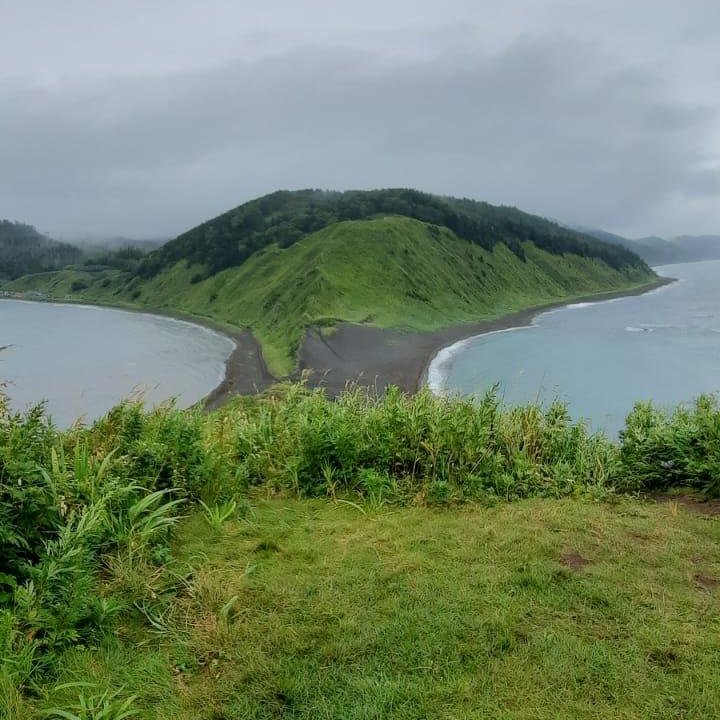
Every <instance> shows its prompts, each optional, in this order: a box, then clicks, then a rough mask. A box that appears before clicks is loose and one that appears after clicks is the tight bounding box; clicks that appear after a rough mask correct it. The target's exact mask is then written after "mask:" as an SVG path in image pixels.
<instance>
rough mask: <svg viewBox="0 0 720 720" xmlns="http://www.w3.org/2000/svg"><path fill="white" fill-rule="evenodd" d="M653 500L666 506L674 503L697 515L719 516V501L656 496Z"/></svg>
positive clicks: (679, 496) (690, 497)
mask: <svg viewBox="0 0 720 720" xmlns="http://www.w3.org/2000/svg"><path fill="white" fill-rule="evenodd" d="M655 499H656V500H657V501H658V502H661V503H666V504H668V505H672V504H673V503H675V504H677V505H678V506H679V507H682V508H685V509H686V510H688V511H689V512H692V513H696V514H697V515H709V516H711V517H716V516H720V500H705V499H703V498H697V497H693V496H692V495H677V496H673V495H657V496H656V497H655Z"/></svg>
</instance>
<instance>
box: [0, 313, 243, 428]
mask: <svg viewBox="0 0 720 720" xmlns="http://www.w3.org/2000/svg"><path fill="white" fill-rule="evenodd" d="M5 345H7V346H9V347H8V348H6V349H5V350H3V351H2V352H0V381H2V382H3V383H6V384H7V386H6V388H5V392H6V393H7V395H8V396H9V398H10V401H11V404H12V407H13V408H15V409H24V408H25V407H27V406H28V405H31V404H35V403H37V402H39V401H41V400H47V404H48V409H49V412H50V414H51V415H52V417H53V420H54V421H55V422H56V424H58V425H60V426H68V425H70V424H72V423H73V422H74V421H75V420H76V419H77V418H79V417H84V418H86V419H87V420H93V419H96V418H98V417H100V416H101V415H103V414H104V413H105V412H106V411H107V410H109V409H110V408H111V407H113V406H114V405H116V404H117V403H118V402H119V401H120V400H122V399H123V398H126V397H128V396H130V395H133V394H137V393H143V394H144V398H145V400H146V402H147V403H148V404H150V405H152V404H156V403H159V402H162V401H164V400H167V399H168V398H171V397H177V398H178V402H179V404H180V405H183V406H185V405H191V404H193V403H194V402H197V401H198V400H200V399H201V398H203V397H204V396H205V395H207V394H208V393H209V392H210V391H211V390H212V389H213V388H214V387H216V386H217V385H218V384H219V383H220V381H221V380H222V378H223V376H224V370H225V361H226V359H227V357H228V356H229V354H230V353H231V352H232V350H233V342H232V341H231V340H230V339H229V338H227V337H225V336H223V335H220V334H219V333H216V332H213V331H211V330H208V329H206V328H203V327H200V326H198V325H193V324H191V323H186V322H181V321H179V320H173V319H170V318H163V317H158V316H155V315H143V314H140V313H131V312H124V311H122V310H114V309H109V308H100V307H89V306H78V305H61V304H51V303H31V302H17V301H12V300H3V301H0V346H5Z"/></svg>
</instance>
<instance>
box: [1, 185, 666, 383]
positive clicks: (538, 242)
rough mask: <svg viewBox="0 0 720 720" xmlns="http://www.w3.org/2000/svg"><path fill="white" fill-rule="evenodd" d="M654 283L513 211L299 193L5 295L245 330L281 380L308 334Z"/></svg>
mask: <svg viewBox="0 0 720 720" xmlns="http://www.w3.org/2000/svg"><path fill="white" fill-rule="evenodd" d="M382 208H387V210H386V211H385V212H383V211H382ZM347 215H355V216H356V218H355V219H347V218H346V216H347ZM653 278H654V275H653V273H652V271H651V270H650V269H649V268H648V267H647V265H646V264H645V263H644V262H643V261H642V260H641V259H640V258H638V257H637V256H636V255H634V254H632V253H630V252H628V251H627V250H625V249H623V248H620V247H616V246H612V245H607V244H605V243H602V242H598V241H597V240H594V239H592V238H590V237H588V236H584V235H582V234H580V233H577V232H573V231H570V230H567V229H565V228H561V227H560V226H558V225H556V224H554V223H550V222H548V221H546V220H543V219H541V218H537V217H533V216H531V215H527V214H525V213H522V212H520V211H519V210H515V209H514V208H497V207H493V206H490V205H487V204H484V203H476V202H473V201H469V200H455V199H452V198H437V197H434V196H430V195H424V194H422V193H417V192H415V191H374V192H367V193H361V192H353V193H324V192H320V191H301V192H297V193H275V194H273V195H270V196H266V197H265V198H260V199H259V200H256V201H253V202H251V203H247V204H246V205H242V206H240V207H239V208H237V209H236V210H233V211H231V212H229V213H225V214H224V215H221V216H220V217H218V218H216V219H214V220H211V221H209V222H207V223H204V224H203V225H200V226H199V227H197V228H195V229H193V230H191V231H189V232H188V233H185V234H184V235H181V236H180V237H178V238H177V239H176V240H174V241H171V242H170V243H168V244H166V245H165V246H163V247H162V248H160V249H158V250H156V251H155V252H152V253H150V254H149V255H147V256H145V257H144V258H142V259H141V260H140V261H139V263H136V264H135V265H133V268H132V270H131V271H121V270H118V269H115V268H104V267H102V266H97V267H93V268H87V269H83V270H67V271H63V272H60V273H53V274H44V275H36V276H32V277H26V278H22V279H21V280H18V281H16V282H15V283H12V284H11V285H10V286H9V287H10V288H11V289H13V290H18V291H27V290H38V289H39V290H43V291H45V292H49V293H50V294H51V295H53V296H55V297H74V298H76V299H84V300H91V301H95V302H102V303H114V304H132V305H136V306H142V307H147V308H157V309H173V310H178V311H182V312H185V313H188V314H192V315H195V316H198V317H205V318H212V319H213V320H215V321H218V322H221V323H224V324H227V325H229V326H233V327H236V328H238V327H242V328H245V327H249V328H251V329H252V330H253V332H254V333H255V335H256V336H257V338H258V339H259V341H260V342H261V344H262V346H263V351H264V354H265V357H266V360H267V362H268V365H269V367H270V369H271V370H272V371H273V372H274V373H276V374H278V375H285V374H288V373H290V372H291V371H292V370H293V368H294V367H295V360H296V352H297V349H298V347H299V345H300V343H301V342H302V339H303V336H304V333H305V330H306V328H307V327H309V326H317V325H320V326H332V325H333V324H335V323H336V322H338V321H350V322H356V323H372V324H374V325H377V326H380V327H397V328H408V329H414V330H431V329H436V328H439V327H443V326H447V325H451V324H458V323H462V322H470V321H478V320H483V319H489V318H492V317H498V316H500V315H503V314H506V313H509V312H511V311H513V310H518V309H521V308H525V307H530V306H534V305H541V304H543V303H549V302H552V301H557V300H559V299H563V298H570V297H573V296H579V295H587V294H590V293H600V292H605V291H610V290H619V289H623V288H630V287H635V286H639V285H642V284H645V283H648V282H650V281H651V280H652V279H653Z"/></svg>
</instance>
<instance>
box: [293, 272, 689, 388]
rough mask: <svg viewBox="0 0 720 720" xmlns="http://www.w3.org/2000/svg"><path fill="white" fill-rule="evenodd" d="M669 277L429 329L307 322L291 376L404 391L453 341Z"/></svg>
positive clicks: (627, 293)
mask: <svg viewBox="0 0 720 720" xmlns="http://www.w3.org/2000/svg"><path fill="white" fill-rule="evenodd" d="M673 282H675V279H674V278H670V277H658V278H656V279H655V280H653V281H652V282H650V283H647V284H645V285H641V286H637V287H634V288H627V289H623V290H613V291H610V292H603V293H594V294H590V295H582V296H572V297H567V298H563V299H562V300H557V301H554V302H549V303H545V304H542V305H537V306H533V307H530V308H525V309H523V310H518V311H515V312H512V313H509V314H506V315H503V316H501V317H498V318H494V319H491V320H484V321H479V322H475V323H464V324H462V325H454V326H449V327H446V328H441V329H439V330H434V331H429V332H414V331H403V330H393V329H387V328H377V327H371V326H367V325H353V324H351V323H339V324H338V325H337V326H336V328H335V329H334V331H333V332H332V333H331V334H330V335H325V334H323V333H322V332H321V331H320V330H319V329H318V328H310V329H308V331H307V333H306V336H305V340H304V342H303V343H302V346H301V348H300V351H299V354H298V368H299V369H298V372H297V373H296V375H295V376H294V377H296V378H297V377H299V376H301V375H302V373H303V372H308V371H309V372H310V373H311V374H310V377H309V380H308V384H309V385H310V386H312V387H323V388H325V389H326V391H327V392H328V393H329V394H330V395H333V396H336V395H338V394H339V393H340V392H342V391H343V390H344V389H345V387H347V385H348V384H356V385H361V386H365V387H370V388H373V389H375V390H376V391H378V392H382V391H383V390H384V389H385V387H387V386H388V385H397V386H398V387H399V388H400V389H401V390H403V391H405V392H409V393H414V392H417V391H419V390H420V389H421V388H422V387H423V386H424V385H425V383H426V381H427V377H428V370H429V368H430V366H431V364H432V362H433V360H434V358H435V357H436V356H437V354H438V353H439V352H441V351H442V350H443V349H445V348H447V347H449V346H452V345H454V344H455V343H458V342H461V341H463V340H467V339H469V338H472V337H476V336H478V335H484V334H486V333H490V332H499V331H503V330H510V329H513V328H520V327H526V326H529V325H531V324H532V321H533V319H534V318H535V317H536V316H537V315H539V314H541V313H544V312H548V311H550V310H555V309H558V308H562V307H565V306H567V305H572V304H575V303H581V302H603V301H606V300H613V299H616V298H623V297H632V296H635V295H643V294H645V293H647V292H651V291H652V290H656V289H658V288H661V287H664V286H665V285H669V284H670V283H673Z"/></svg>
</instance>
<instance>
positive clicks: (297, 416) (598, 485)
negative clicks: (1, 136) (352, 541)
mask: <svg viewBox="0 0 720 720" xmlns="http://www.w3.org/2000/svg"><path fill="white" fill-rule="evenodd" d="M680 486H682V487H688V488H690V489H692V490H696V491H700V492H703V493H706V494H708V495H718V494H720V407H719V406H718V403H717V401H716V400H715V399H713V398H710V397H703V398H700V399H699V400H698V401H697V402H696V403H695V404H694V405H693V406H691V407H683V408H678V409H676V410H674V411H672V412H665V411H662V410H659V409H657V408H654V407H653V406H652V405H648V404H640V405H638V406H636V407H635V409H634V410H633V411H632V413H630V415H629V416H628V419H627V423H626V427H625V429H624V430H623V432H622V433H621V436H620V441H619V442H615V441H612V440H610V439H608V438H607V437H606V436H605V435H603V434H598V433H596V434H593V433H590V432H589V431H588V429H587V428H586V426H585V425H584V424H583V423H579V422H574V421H573V420H572V419H571V418H570V415H569V413H568V410H567V408H566V407H565V406H564V405H562V404H560V403H556V404H554V405H552V406H550V407H549V408H543V407H541V406H539V405H528V406H523V407H516V408H503V407H502V406H501V405H500V403H499V401H498V398H497V395H496V394H495V393H494V392H489V393H488V394H487V395H486V396H485V397H484V398H482V399H481V400H480V401H479V402H471V401H469V400H463V399H446V398H439V397H436V396H434V395H432V394H431V393H430V392H427V391H424V392H420V393H418V394H416V395H413V396H408V395H405V394H403V393H401V392H399V391H398V390H396V389H390V390H389V391H388V392H386V393H385V394H384V395H382V396H380V397H376V396H374V395H372V394H370V393H368V392H367V391H365V390H363V389H358V388H355V389H353V388H349V389H348V390H347V391H346V392H345V393H344V394H343V395H342V396H341V397H340V398H339V399H337V400H335V401H332V400H329V399H328V398H327V397H326V396H325V395H324V394H323V393H322V392H321V391H319V390H309V389H308V388H306V387H305V386H304V385H302V384H286V385H281V386H278V387H276V388H275V389H274V390H273V391H272V392H270V393H266V394H265V395H262V396H258V397H254V398H238V399H236V400H235V401H234V402H233V403H231V404H229V405H228V406H226V407H225V408H223V409H222V410H220V411H218V412H216V413H213V414H210V415H206V414H203V413H202V412H201V411H199V410H189V411H181V410H177V409H176V408H174V407H173V406H172V405H167V406H164V407H161V408H158V409H156V410H153V411H151V412H147V411H145V410H144V409H143V408H142V407H141V406H140V405H138V404H133V403H125V404H122V405H120V406H118V407H117V408H115V409H113V410H112V411H111V412H110V413H109V414H108V415H107V416H106V417H105V418H103V419H102V420H100V421H98V422H97V423H95V424H94V425H92V426H91V427H75V428H72V429H70V430H68V431H64V432H60V431H58V430H56V429H55V428H54V427H53V425H52V423H51V422H50V420H49V419H48V417H47V415H46V413H45V411H44V408H43V406H41V405H40V406H37V407H35V408H32V409H30V410H29V411H27V412H26V413H15V412H12V411H11V410H10V408H9V406H8V404H7V401H6V400H5V399H4V398H2V397H1V396H0V718H2V717H22V712H23V711H22V707H23V694H24V692H25V691H26V690H27V689H28V688H31V687H33V686H35V685H36V684H37V683H38V682H41V681H42V682H46V681H47V680H48V679H52V677H53V675H54V671H55V667H54V663H55V658H56V657H57V656H58V654H59V653H61V652H63V650H64V649H65V648H67V647H68V646H76V647H77V646H80V647H82V646H83V645H91V644H95V643H98V642H101V641H102V640H103V638H106V637H108V636H109V633H111V631H112V629H113V627H114V626H115V624H116V622H117V620H118V618H119V617H121V616H122V617H126V619H127V616H132V619H133V621H134V622H136V623H141V624H146V625H148V626H150V627H152V628H153V629H155V630H156V631H157V632H161V631H162V629H163V627H164V626H163V622H164V621H163V618H164V617H165V616H166V614H167V613H168V608H169V607H170V604H171V602H172V597H173V593H174V592H175V591H176V589H177V587H179V586H182V584H183V583H184V582H185V580H184V579H183V578H182V577H181V576H179V575H178V574H173V572H171V567H172V562H173V559H172V552H171V550H170V544H169V538H170V536H171V533H172V530H173V527H174V525H175V523H176V521H177V519H178V517H179V515H180V514H181V513H182V512H184V507H185V506H186V505H187V504H189V503H197V504H198V505H200V506H201V507H202V508H203V509H204V513H205V516H206V519H207V522H208V523H209V524H210V525H211V527H213V528H214V529H215V530H217V531H218V532H219V531H220V529H221V527H222V525H223V523H224V522H225V521H226V520H227V519H228V518H230V517H233V516H235V515H236V513H237V512H238V508H239V507H240V506H239V504H238V502H239V501H240V502H242V501H241V496H242V494H243V493H246V492H248V491H249V490H251V488H253V487H255V488H258V489H260V490H262V491H264V492H266V493H269V494H273V493H285V494H289V495H295V496H303V497H306V496H327V497H332V498H338V499H346V500H347V499H349V500H350V501H351V502H352V501H353V499H355V500H357V499H358V498H359V499H360V500H361V501H366V502H369V503H380V504H384V503H431V504H447V503H456V502H461V501H467V500H480V501H483V502H497V501H500V500H504V501H507V500H514V499H517V498H524V497H529V496H545V497H560V496H566V495H570V494H578V493H592V494H593V495H594V496H595V497H598V496H604V495H607V494H609V493H613V492H639V491H648V490H665V489H668V488H671V487H680ZM101 588H102V591H101ZM93 692H94V693H95V694H94V695H93V694H92V693H91V695H92V697H93V698H95V699H96V700H98V704H99V706H103V707H104V705H108V706H113V705H114V704H115V705H117V707H118V708H122V712H125V713H126V712H129V711H130V710H132V708H130V706H129V705H127V704H126V700H125V698H120V697H116V695H114V694H113V693H114V692H115V690H114V689H102V688H100V689H98V690H97V692H95V691H93ZM88 697H90V695H88V694H87V693H85V695H83V696H82V697H79V698H78V699H77V700H76V701H74V704H73V705H69V706H68V707H69V708H70V709H69V710H65V711H63V710H62V709H60V710H61V712H60V716H63V715H62V713H63V712H66V713H72V712H75V713H76V714H77V712H79V710H78V708H81V709H82V707H84V706H83V703H84V702H85V701H86V700H87V698H88ZM83 698H85V699H83ZM87 702H90V700H87ZM93 702H94V700H93ZM72 708H75V709H72ZM83 712H85V710H83ZM88 712H89V711H88ZM86 715H87V712H86ZM64 716H68V715H67V714H66V715H64Z"/></svg>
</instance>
